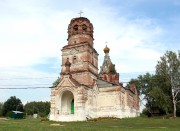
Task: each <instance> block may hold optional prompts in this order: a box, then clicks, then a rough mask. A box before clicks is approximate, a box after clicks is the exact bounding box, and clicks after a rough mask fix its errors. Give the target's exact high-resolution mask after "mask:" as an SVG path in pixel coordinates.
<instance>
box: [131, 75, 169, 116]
mask: <svg viewBox="0 0 180 131" xmlns="http://www.w3.org/2000/svg"><path fill="white" fill-rule="evenodd" d="M162 81H163V79H162V77H159V76H157V75H151V74H149V73H146V74H145V75H139V77H138V78H137V79H132V80H131V82H130V83H132V82H133V83H135V85H136V87H137V90H138V93H139V95H140V102H141V101H144V100H145V101H146V105H145V106H146V109H147V110H148V111H149V112H150V113H151V114H152V113H153V111H154V109H158V110H159V111H160V114H164V113H166V114H168V113H169V111H170V108H171V106H170V101H169V97H167V95H165V93H164V92H166V91H164V90H163V89H162V88H161V86H162V84H163V82H162Z"/></svg>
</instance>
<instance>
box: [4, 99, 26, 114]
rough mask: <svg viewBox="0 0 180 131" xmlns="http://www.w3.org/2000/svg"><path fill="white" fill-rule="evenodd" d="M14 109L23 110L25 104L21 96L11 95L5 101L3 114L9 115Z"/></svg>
mask: <svg viewBox="0 0 180 131" xmlns="http://www.w3.org/2000/svg"><path fill="white" fill-rule="evenodd" d="M13 110H18V111H23V104H22V102H21V100H20V99H19V98H16V97H15V96H11V97H10V98H9V99H8V100H7V101H5V102H4V105H3V110H2V114H3V116H7V115H8V113H9V112H11V111H13Z"/></svg>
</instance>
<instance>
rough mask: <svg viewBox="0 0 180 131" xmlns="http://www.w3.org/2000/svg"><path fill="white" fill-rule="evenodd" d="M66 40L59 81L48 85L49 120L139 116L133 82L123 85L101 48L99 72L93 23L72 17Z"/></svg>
mask: <svg viewBox="0 0 180 131" xmlns="http://www.w3.org/2000/svg"><path fill="white" fill-rule="evenodd" d="M67 40H68V44H67V45H65V46H64V47H63V48H62V70H61V73H60V79H59V84H58V85H57V86H56V87H54V88H52V89H51V108H50V120H54V121H78V120H80V121H81V120H86V119H88V118H98V117H117V118H124V117H136V116H139V99H138V93H137V90H136V86H135V85H133V84H132V85H131V86H130V88H129V89H128V88H125V87H123V86H122V84H120V82H119V73H117V72H116V69H115V64H113V63H112V62H111V59H110V56H109V51H110V49H109V48H108V47H107V46H106V47H105V48H104V53H105V56H104V62H103V65H102V66H101V68H100V72H99V73H98V55H99V54H98V53H97V51H96V50H95V49H94V46H93V45H94V43H93V40H94V38H93V25H92V24H91V22H90V21H89V20H88V19H87V18H84V17H79V18H73V19H72V20H71V22H70V24H69V26H68V39H67Z"/></svg>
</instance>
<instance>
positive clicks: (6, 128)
mask: <svg viewBox="0 0 180 131" xmlns="http://www.w3.org/2000/svg"><path fill="white" fill-rule="evenodd" d="M51 124H60V125H62V126H51ZM111 130H112V131H129V130H133V131H180V118H176V119H162V118H141V117H139V118H126V119H117V120H113V119H106V120H99V121H85V122H53V121H40V120H39V119H21V120H13V119H11V120H7V121H0V131H111Z"/></svg>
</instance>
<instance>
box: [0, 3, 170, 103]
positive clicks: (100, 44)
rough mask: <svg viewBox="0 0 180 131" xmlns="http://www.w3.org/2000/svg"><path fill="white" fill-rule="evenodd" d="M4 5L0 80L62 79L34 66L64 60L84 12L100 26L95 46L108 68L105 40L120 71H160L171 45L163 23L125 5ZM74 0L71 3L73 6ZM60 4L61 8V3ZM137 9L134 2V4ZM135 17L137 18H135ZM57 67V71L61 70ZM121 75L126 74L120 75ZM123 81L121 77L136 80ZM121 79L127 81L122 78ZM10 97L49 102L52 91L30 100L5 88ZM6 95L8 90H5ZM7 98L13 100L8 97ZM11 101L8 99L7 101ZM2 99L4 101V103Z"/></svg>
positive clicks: (0, 14)
mask: <svg viewBox="0 0 180 131" xmlns="http://www.w3.org/2000/svg"><path fill="white" fill-rule="evenodd" d="M48 2H49V1H43V2H42V1H37V0H36V1H35V0H34V1H33V0H32V1H22V0H17V1H14V0H9V1H0V18H1V20H0V36H1V39H0V60H1V62H0V68H1V69H0V79H1V78H12V80H11V81H8V82H10V83H7V82H5V81H4V82H5V83H4V84H18V85H19V84H21V85H23V84H24V85H25V84H26V85H36V86H37V85H38V84H41V83H47V84H51V83H52V82H53V81H54V80H55V79H56V78H53V79H51V80H50V81H49V80H42V81H41V80H39V79H36V80H32V79H30V81H29V80H16V79H14V80H13V78H17V77H21V78H25V77H30V76H31V77H34V76H36V77H37V76H38V77H48V76H53V77H57V75H59V74H51V73H47V72H41V71H37V70H35V69H33V66H34V65H37V64H41V63H47V62H48V61H47V60H48V58H51V57H53V58H58V59H59V58H60V57H61V52H60V49H61V48H62V47H63V46H64V45H66V44H67V27H68V24H69V23H70V20H71V19H72V18H73V17H77V16H78V11H79V10H80V9H82V10H83V12H85V13H84V14H83V16H85V17H87V18H88V19H89V20H90V21H91V22H92V24H93V25H94V39H95V41H94V47H95V49H96V50H97V51H98V53H99V54H100V55H99V65H101V64H102V61H103V57H104V53H103V48H104V47H105V42H106V41H107V42H108V46H109V47H110V57H111V59H112V62H113V63H114V64H116V68H117V70H118V72H120V73H121V72H124V73H126V72H127V73H128V72H144V71H153V70H155V68H154V67H155V65H156V62H157V60H158V59H159V57H160V56H161V55H162V53H164V52H165V50H164V49H165V46H164V44H162V43H161V41H162V40H164V39H165V38H164V37H163V35H164V33H166V32H168V30H166V29H165V28H163V27H162V26H161V25H160V24H159V23H158V22H157V19H153V18H149V17H148V16H146V17H144V16H143V17H140V16H134V17H130V16H133V13H132V12H126V11H127V9H125V7H122V8H116V7H110V6H108V5H105V4H103V3H102V1H101V0H98V1H89V2H86V3H85V2H81V1H80V0H78V1H71V2H72V4H71V5H69V4H68V2H60V3H58V2H59V1H54V3H56V2H57V3H56V4H54V3H52V2H51V1H50V2H49V3H48ZM71 2H70V1H69V3H71ZM59 4H60V5H59ZM132 5H133V4H132ZM131 13H132V14H131ZM57 66H60V65H57V63H55V64H54V67H57ZM120 75H121V74H120ZM130 78H131V76H128V78H121V79H126V81H128V79H130ZM120 81H121V80H120ZM0 91H1V93H3V94H8V95H4V97H5V96H10V95H12V94H13V95H17V96H19V97H21V96H22V99H23V101H24V102H25V101H29V100H33V99H35V98H31V96H33V94H34V96H36V99H43V100H46V97H47V99H49V95H50V94H48V93H49V92H48V91H45V93H44V96H43V90H41V91H40V92H41V94H40V95H42V96H40V95H39V98H37V96H38V93H39V90H37V92H36V90H34V91H32V92H31V93H28V92H29V90H27V91H25V94H28V95H27V96H25V95H21V94H22V93H23V91H20V93H18V92H16V91H15V92H13V91H12V92H9V91H7V90H0ZM2 91H3V92H2ZM6 98H7V97H6ZM4 99H5V98H4ZM0 101H1V100H0Z"/></svg>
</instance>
